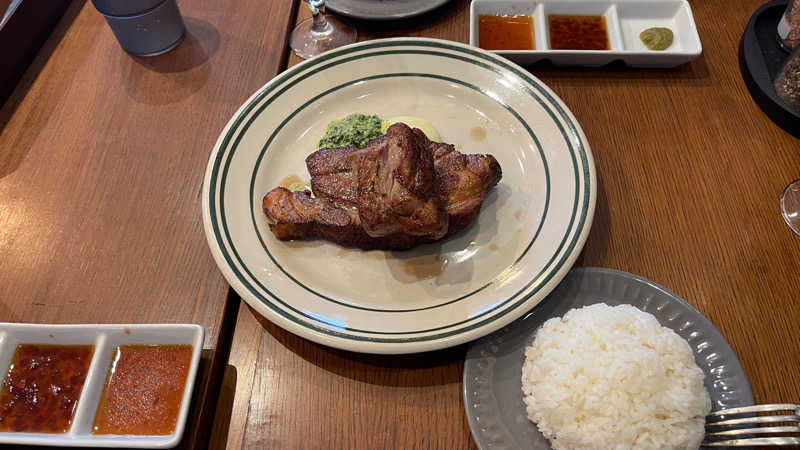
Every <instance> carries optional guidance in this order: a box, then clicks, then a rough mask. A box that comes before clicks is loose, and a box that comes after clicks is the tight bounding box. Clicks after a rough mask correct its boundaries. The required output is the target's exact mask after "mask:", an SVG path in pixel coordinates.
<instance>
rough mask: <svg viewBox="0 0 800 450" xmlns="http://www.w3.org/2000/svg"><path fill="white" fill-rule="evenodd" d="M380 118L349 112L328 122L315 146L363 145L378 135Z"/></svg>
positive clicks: (379, 134)
mask: <svg viewBox="0 0 800 450" xmlns="http://www.w3.org/2000/svg"><path fill="white" fill-rule="evenodd" d="M381 135H382V133H381V118H380V117H378V116H368V115H366V114H358V113H356V114H350V115H349V116H347V117H345V118H344V119H341V120H334V121H332V122H331V123H329V124H328V131H326V132H325V134H324V135H323V136H322V139H320V140H319V144H318V145H317V148H324V147H347V146H350V145H353V146H356V147H363V146H365V145H366V144H367V142H369V141H370V140H371V139H375V138H376V137H380V136H381Z"/></svg>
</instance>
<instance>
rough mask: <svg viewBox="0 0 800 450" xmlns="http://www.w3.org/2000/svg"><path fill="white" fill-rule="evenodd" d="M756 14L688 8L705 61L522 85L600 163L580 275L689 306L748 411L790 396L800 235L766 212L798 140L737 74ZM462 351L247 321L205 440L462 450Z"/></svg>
mask: <svg viewBox="0 0 800 450" xmlns="http://www.w3.org/2000/svg"><path fill="white" fill-rule="evenodd" d="M761 3H762V2H761V1H760V0H750V1H745V0H708V1H704V2H694V3H693V4H692V7H693V10H694V15H695V20H696V22H697V28H698V31H699V33H700V38H701V40H702V42H703V44H704V52H703V55H702V56H700V57H699V58H697V59H696V60H694V61H693V62H692V63H691V64H688V65H685V66H683V67H679V68H676V69H671V70H633V69H627V68H625V67H622V66H617V65H612V66H610V67H606V68H601V69H555V68H551V67H547V66H535V67H533V68H531V72H532V73H533V74H534V75H536V76H537V77H539V78H541V79H542V80H543V81H544V82H545V83H547V85H548V86H550V87H551V88H552V89H553V90H554V91H555V92H556V93H557V94H558V95H559V96H560V97H561V98H562V99H563V100H564V101H565V102H566V104H567V105H568V106H569V108H570V109H571V110H572V112H573V113H574V114H575V116H576V117H577V119H578V121H579V122H580V124H581V126H582V127H583V130H584V132H585V133H586V136H587V138H588V141H589V143H590V145H591V147H592V151H593V153H594V157H595V162H596V165H597V174H598V182H599V186H600V187H599V192H598V198H597V210H596V213H595V218H594V225H593V227H592V231H591V234H590V236H589V238H588V240H587V242H586V246H585V248H584V251H583V253H582V256H581V257H580V258H579V260H578V264H577V265H579V266H602V267H610V268H614V269H620V270H624V271H628V272H633V273H637V274H639V275H642V276H645V277H647V278H649V279H651V280H654V281H656V282H658V283H660V284H662V285H664V286H666V287H668V288H669V289H671V290H673V291H674V292H676V293H678V294H679V295H681V296H683V297H684V298H686V299H687V300H688V301H689V302H690V303H692V304H693V305H694V306H696V307H697V308H698V309H699V310H700V311H701V312H703V313H704V314H705V315H706V316H707V317H708V318H709V319H710V320H711V321H712V322H713V323H714V324H715V325H716V326H717V328H718V329H719V330H720V331H721V332H722V333H723V334H724V335H725V336H726V337H727V339H728V341H729V342H730V344H731V346H733V348H734V349H735V350H736V351H737V353H738V354H739V357H740V359H741V361H742V364H743V365H744V368H745V370H746V372H747V374H748V376H749V378H750V382H751V385H752V390H753V393H754V396H755V399H756V401H757V402H769V401H779V400H784V401H788V400H793V399H794V400H796V399H797V398H800V361H798V358H797V357H796V355H797V354H798V352H799V351H800V344H798V342H800V339H798V338H797V325H796V324H797V322H798V319H800V306H798V302H797V301H796V300H797V298H798V297H797V293H798V292H800V237H798V236H796V235H794V234H793V233H792V232H791V231H790V230H789V229H788V228H787V227H786V225H785V224H784V223H783V220H782V219H781V216H780V213H779V211H778V202H777V199H778V195H779V194H780V193H781V191H782V190H783V188H784V186H785V185H786V184H787V183H788V182H789V181H790V180H792V179H794V178H798V177H800V141H798V140H797V139H795V138H793V137H791V136H790V135H788V134H787V133H785V132H783V131H782V130H780V129H779V128H778V127H777V126H775V125H774V124H773V123H772V122H770V120H769V119H768V118H767V117H766V116H765V115H764V114H763V113H762V112H761V111H760V110H759V108H758V107H757V106H756V105H755V103H754V102H753V101H752V99H751V98H750V95H749V94H748V92H747V90H746V88H745V85H744V83H743V81H742V78H741V75H740V73H739V68H738V63H737V48H738V42H739V38H740V37H741V33H742V31H743V30H744V28H745V25H746V24H747V20H748V19H749V17H750V14H752V12H754V11H755V9H756V8H757V7H758V6H759V5H760V4H761ZM305 10H306V8H305V7H304V6H303V7H301V8H300V9H299V18H298V19H302V18H305V17H306V16H307V12H306V11H305ZM468 17H469V2H467V1H457V0H454V1H452V2H450V3H448V4H447V5H446V6H445V7H443V8H441V9H440V10H438V11H436V12H434V13H432V14H429V15H426V16H424V17H421V18H418V19H415V20H411V21H408V22H403V23H399V24H388V25H387V24H376V23H363V22H357V23H356V26H357V27H358V30H359V38H360V39H361V40H364V39H374V38H382V37H394V36H427V37H438V38H445V39H450V40H455V41H460V42H467V40H468V35H469V24H468ZM299 61H300V60H299V58H297V57H296V56H294V55H291V56H290V58H289V61H288V63H289V65H292V64H295V63H297V62H299ZM465 349H466V347H465V346H461V347H457V348H453V349H448V350H443V351H439V352H433V353H430V354H422V355H410V356H401V357H384V356H370V355H361V354H354V353H348V352H344V351H339V350H335V349H330V348H326V347H324V346H321V345H317V344H314V343H311V342H309V341H306V340H304V339H302V338H299V337H296V336H294V335H292V334H290V333H287V332H286V331H284V330H282V329H280V328H278V327H276V326H275V325H273V324H271V323H270V322H268V321H267V320H265V319H263V318H261V317H259V316H258V315H257V314H256V313H255V312H254V311H253V310H251V309H250V308H248V307H243V308H241V309H240V310H239V316H238V318H237V323H236V332H235V334H234V339H233V345H232V350H231V355H230V359H229V368H228V378H227V381H228V382H229V383H228V384H227V386H228V389H227V390H228V394H231V393H232V394H233V397H232V399H231V398H226V400H225V402H221V404H222V403H225V404H226V405H228V404H230V405H231V411H227V410H223V409H220V410H218V416H217V418H218V423H217V425H218V426H219V428H220V429H227V436H226V439H225V441H226V442H227V448H228V449H231V450H232V449H250V448H364V449H375V448H398V449H408V448H441V449H462V448H470V447H474V446H475V444H474V442H473V441H472V438H471V436H470V432H469V428H468V425H467V422H466V416H465V414H464V406H463V401H462V397H461V387H462V384H461V377H462V368H463V358H464V353H465ZM234 378H235V385H234V384H233V383H232V380H233V379H234ZM224 434H225V433H223V435H224Z"/></svg>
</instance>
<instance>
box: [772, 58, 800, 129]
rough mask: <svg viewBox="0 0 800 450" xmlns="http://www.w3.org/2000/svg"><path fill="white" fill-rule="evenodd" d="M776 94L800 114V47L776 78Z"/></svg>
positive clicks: (784, 64)
mask: <svg viewBox="0 0 800 450" xmlns="http://www.w3.org/2000/svg"><path fill="white" fill-rule="evenodd" d="M774 84H775V92H776V93H777V94H778V98H780V99H781V100H782V101H783V102H784V103H786V104H787V105H789V107H790V108H791V109H793V110H794V111H795V112H797V113H800V45H798V46H796V47H795V48H794V50H793V51H792V54H791V55H790V56H789V59H787V60H786V62H785V63H783V67H781V70H780V71H778V76H777V77H775V81H774Z"/></svg>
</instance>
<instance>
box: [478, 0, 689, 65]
mask: <svg viewBox="0 0 800 450" xmlns="http://www.w3.org/2000/svg"><path fill="white" fill-rule="evenodd" d="M483 14H491V15H498V14H499V15H502V14H507V15H527V16H532V17H533V21H534V35H535V36H534V37H535V41H536V45H535V47H536V49H535V50H492V53H496V54H498V55H501V56H504V57H506V58H508V59H510V60H512V61H515V62H517V63H519V64H523V65H529V64H533V63H536V62H537V61H540V60H549V61H550V62H552V63H553V64H555V65H557V66H603V65H606V64H608V63H610V62H613V61H616V60H621V61H624V62H625V64H627V65H628V66H630V67H643V68H645V67H650V68H658V67H661V68H665V67H674V66H678V65H680V64H684V63H687V62H689V61H691V60H692V59H694V58H696V57H697V56H698V55H700V53H701V52H702V51H703V47H702V45H701V44H700V36H699V35H698V34H697V27H696V26H695V23H694V18H693V17H692V8H691V7H690V6H689V2H688V1H686V0H616V1H608V0H544V1H540V2H536V3H533V2H530V1H526V0H473V1H472V4H471V5H470V27H469V42H470V44H472V45H473V46H476V47H478V46H479V42H480V36H479V33H478V18H479V16H481V15H483ZM550 14H579V15H601V16H603V17H605V19H606V26H607V29H608V37H609V44H610V47H611V49H610V50H553V49H551V48H550V38H549V30H548V28H547V16H548V15H550ZM650 27H667V28H670V29H671V30H672V32H673V36H674V38H673V42H672V45H670V46H669V47H667V49H665V50H659V51H655V50H648V49H647V47H645V46H644V44H643V43H642V41H641V39H639V33H641V32H642V31H644V30H645V29H647V28H650Z"/></svg>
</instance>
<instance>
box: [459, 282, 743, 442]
mask: <svg viewBox="0 0 800 450" xmlns="http://www.w3.org/2000/svg"><path fill="white" fill-rule="evenodd" d="M599 302H604V303H607V304H609V305H612V306H616V305H620V304H629V305H633V306H636V307H637V308H639V309H641V310H643V311H647V312H649V313H650V314H653V315H654V316H655V317H656V318H657V319H658V321H659V322H660V323H661V325H663V326H666V327H668V328H671V329H673V330H675V332H676V333H678V334H679V335H680V336H681V337H683V338H684V339H686V340H687V341H688V342H689V345H690V346H691V347H692V350H693V351H694V356H695V361H697V364H698V366H700V368H701V369H703V371H704V372H705V374H706V379H705V385H706V389H708V392H709V394H710V395H711V403H712V408H713V410H715V411H716V410H718V409H724V408H732V407H736V406H747V405H752V404H753V394H752V392H750V383H749V382H748V381H747V376H746V375H745V373H744V369H742V365H741V363H739V359H738V358H737V357H736V353H734V351H733V349H731V347H730V345H728V342H727V341H726V340H725V338H724V337H722V335H721V334H720V333H719V331H717V329H716V328H715V327H714V325H712V324H711V322H709V321H708V319H706V318H705V317H703V315H702V314H700V312H699V311H697V310H696V309H694V308H693V307H692V306H691V305H689V304H688V303H686V301H684V300H683V299H681V298H680V297H678V296H677V295H675V294H673V293H672V292H670V291H668V290H666V289H664V288H663V287H661V286H659V285H657V284H656V283H653V282H652V281H650V280H647V279H645V278H642V277H640V276H637V275H633V274H630V273H626V272H619V271H616V270H610V269H601V268H580V269H573V270H572V271H570V273H569V274H568V275H567V276H566V277H565V278H564V280H563V281H562V282H561V284H560V285H559V286H558V287H557V288H556V289H555V290H554V291H553V292H552V293H551V294H550V295H549V296H548V297H547V298H546V299H545V300H544V301H542V303H540V304H539V305H538V306H536V307H535V308H534V309H533V310H531V312H530V313H528V314H527V315H526V316H523V317H522V318H521V319H519V320H517V321H515V322H513V323H512V324H510V325H508V326H506V327H505V328H503V329H501V330H498V331H496V332H495V333H493V334H490V335H488V336H486V337H484V338H481V339H479V340H477V341H475V343H473V344H472V346H471V347H470V349H469V350H468V351H467V359H466V361H465V363H464V405H465V408H466V412H467V419H468V420H469V426H470V429H471V430H472V437H473V438H474V439H475V443H476V444H477V445H478V447H479V448H481V449H523V448H524V449H550V444H549V443H548V441H547V439H545V437H544V436H543V435H542V434H541V433H539V430H537V429H536V425H535V424H533V422H531V421H529V420H528V418H527V415H526V414H525V404H524V403H523V402H522V381H521V376H522V363H523V360H524V358H525V347H527V346H528V345H530V343H531V342H532V341H533V335H534V332H535V331H536V330H537V329H538V328H539V326H541V325H542V323H544V321H546V320H547V319H549V318H551V317H559V316H562V315H564V313H566V312H567V311H568V310H570V309H573V308H580V307H582V306H586V305H591V304H593V303H599Z"/></svg>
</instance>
